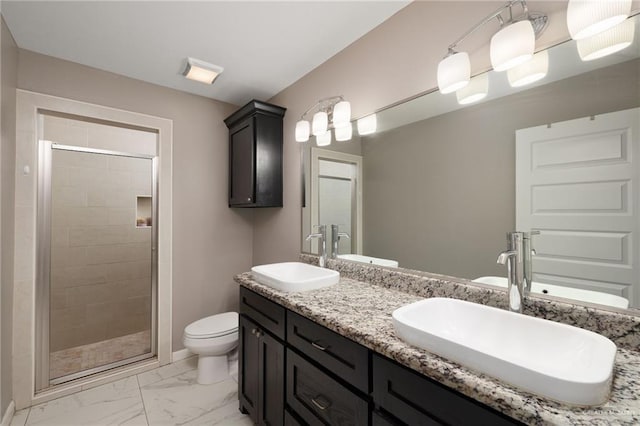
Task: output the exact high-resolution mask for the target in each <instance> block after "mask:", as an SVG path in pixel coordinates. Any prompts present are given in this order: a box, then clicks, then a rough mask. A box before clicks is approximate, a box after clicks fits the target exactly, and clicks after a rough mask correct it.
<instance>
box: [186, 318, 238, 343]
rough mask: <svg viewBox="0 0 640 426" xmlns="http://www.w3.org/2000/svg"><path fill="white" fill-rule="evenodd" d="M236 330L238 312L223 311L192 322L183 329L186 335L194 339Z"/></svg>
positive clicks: (221, 334) (222, 334)
mask: <svg viewBox="0 0 640 426" xmlns="http://www.w3.org/2000/svg"><path fill="white" fill-rule="evenodd" d="M237 331H238V313H237V312H225V313H224V314H218V315H212V316H210V317H206V318H202V319H201V320H198V321H195V322H192V323H191V324H189V325H188V326H187V327H186V328H185V329H184V334H185V336H187V337H191V338H194V339H206V338H208V337H218V336H224V335H227V334H231V333H235V332H237Z"/></svg>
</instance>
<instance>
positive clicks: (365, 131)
mask: <svg viewBox="0 0 640 426" xmlns="http://www.w3.org/2000/svg"><path fill="white" fill-rule="evenodd" d="M377 128H378V118H377V117H376V114H371V115H367V116H366V117H362V118H360V119H358V134H359V135H360V136H364V135H370V134H372V133H375V132H376V129H377Z"/></svg>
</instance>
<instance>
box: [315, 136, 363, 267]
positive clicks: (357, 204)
mask: <svg viewBox="0 0 640 426" xmlns="http://www.w3.org/2000/svg"><path fill="white" fill-rule="evenodd" d="M361 176H362V157H360V156H358V155H351V154H345V153H341V152H334V151H327V150H323V149H318V148H312V150H311V222H312V225H326V226H327V250H328V251H329V253H328V254H332V251H331V250H332V247H334V242H333V241H332V235H331V225H338V227H339V231H340V232H344V233H347V234H348V235H349V236H350V238H340V239H339V241H338V253H334V254H335V255H338V254H346V253H361V248H362V237H361V235H362V188H361V186H362V178H361ZM311 250H312V252H313V253H318V242H317V241H314V242H312V246H311Z"/></svg>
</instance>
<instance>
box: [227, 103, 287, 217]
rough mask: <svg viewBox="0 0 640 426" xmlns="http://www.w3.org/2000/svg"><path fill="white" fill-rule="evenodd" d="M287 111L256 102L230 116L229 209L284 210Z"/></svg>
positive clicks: (228, 119) (228, 125)
mask: <svg viewBox="0 0 640 426" xmlns="http://www.w3.org/2000/svg"><path fill="white" fill-rule="evenodd" d="M285 111H286V109H285V108H282V107H279V106H276V105H271V104H268V103H266V102H260V101H256V100H253V101H251V102H249V103H248V104H246V105H245V106H243V107H242V108H240V109H239V110H238V111H236V112H235V113H233V114H231V115H230V116H229V117H227V118H226V119H225V120H224V122H225V124H226V125H227V127H228V128H229V207H282V119H283V117H284V113H285Z"/></svg>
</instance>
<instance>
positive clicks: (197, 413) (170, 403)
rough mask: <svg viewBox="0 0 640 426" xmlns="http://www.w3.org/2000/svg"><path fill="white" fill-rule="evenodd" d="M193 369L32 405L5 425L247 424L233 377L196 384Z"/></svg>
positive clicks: (164, 370)
mask: <svg viewBox="0 0 640 426" xmlns="http://www.w3.org/2000/svg"><path fill="white" fill-rule="evenodd" d="M196 365H197V358H196V357H191V358H188V359H185V360H182V361H178V362H175V363H173V364H169V365H166V366H163V367H160V368H157V369H155V370H152V371H147V372H145V373H141V374H138V375H137V376H132V377H128V378H125V379H121V380H119V381H117V382H114V383H109V384H106V385H102V386H99V387H96V388H93V389H88V390H84V391H82V392H78V393H76V394H73V395H69V396H65V397H62V398H59V399H56V400H53V401H49V402H45V403H43V404H39V405H35V406H33V407H31V408H28V409H25V410H21V411H18V412H16V413H15V415H14V417H13V420H12V421H11V426H27V425H28V426H30V425H43V426H76V425H77V426H106V425H126V426H139V425H140V426H143V425H147V426H155V425H162V426H164V425H203V426H204V425H225V426H226V425H228V426H244V425H246V426H249V425H251V424H252V423H251V421H250V420H249V418H248V417H247V416H244V415H242V414H241V413H240V411H239V410H238V384H237V382H236V380H237V376H234V377H232V378H231V379H229V380H225V381H223V382H220V383H214V384H212V385H199V384H198V383H197V381H196V375H197V370H196ZM231 370H232V371H233V370H234V368H232V369H231ZM234 379H235V380H234Z"/></svg>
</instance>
